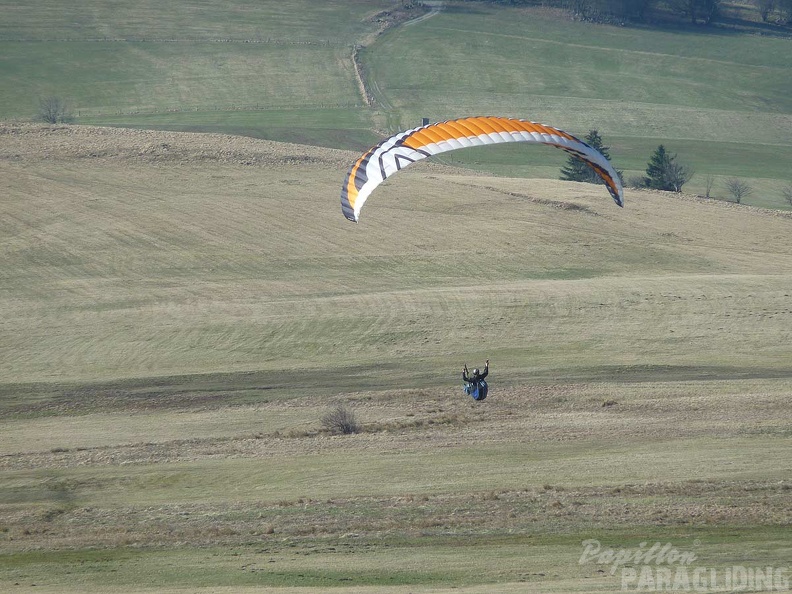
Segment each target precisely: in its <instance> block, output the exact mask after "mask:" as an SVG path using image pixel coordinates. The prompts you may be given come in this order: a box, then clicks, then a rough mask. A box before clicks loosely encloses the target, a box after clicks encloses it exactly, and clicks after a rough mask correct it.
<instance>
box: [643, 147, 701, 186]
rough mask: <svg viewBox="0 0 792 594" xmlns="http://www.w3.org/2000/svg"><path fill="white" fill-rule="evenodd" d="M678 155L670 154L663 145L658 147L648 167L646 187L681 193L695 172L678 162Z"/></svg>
mask: <svg viewBox="0 0 792 594" xmlns="http://www.w3.org/2000/svg"><path fill="white" fill-rule="evenodd" d="M676 158H677V156H676V153H669V152H668V151H666V149H665V147H664V146H663V145H662V144H661V145H660V146H658V147H657V149H656V150H655V152H654V153H652V156H651V157H650V158H649V163H648V165H647V167H646V177H645V178H644V186H645V187H647V188H652V189H653V190H664V191H666V192H681V191H682V186H683V185H685V184H686V183H687V182H688V181H690V178H691V177H692V176H693V171H692V170H691V169H690V168H689V167H686V166H685V165H681V164H680V163H678V162H677V160H676Z"/></svg>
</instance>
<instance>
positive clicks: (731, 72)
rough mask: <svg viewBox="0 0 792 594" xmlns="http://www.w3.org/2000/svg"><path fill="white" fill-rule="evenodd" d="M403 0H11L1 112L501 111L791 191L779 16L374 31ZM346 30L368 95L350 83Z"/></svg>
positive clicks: (503, 17) (252, 123) (542, 161)
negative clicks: (746, 24) (46, 103)
mask: <svg viewBox="0 0 792 594" xmlns="http://www.w3.org/2000/svg"><path fill="white" fill-rule="evenodd" d="M403 5H404V3H401V2H395V1H387V0H379V1H377V2H370V1H363V0H334V1H332V2H322V3H316V2H307V1H305V0H287V1H283V2H264V3H261V2H247V1H244V0H238V1H235V2H233V3H231V4H229V3H225V4H223V5H215V4H211V3H197V4H196V3H195V2H184V1H181V0H179V1H174V2H168V3H165V4H163V3H154V2H144V3H142V4H141V3H135V4H131V5H128V6H123V7H118V6H117V3H110V2H107V1H106V0H91V1H90V2H85V3H83V5H82V6H81V10H80V13H79V15H75V14H74V11H73V10H71V8H70V7H68V6H66V5H64V4H63V3H62V2H56V1H55V0H35V1H33V2H26V3H24V5H22V4H21V3H18V2H6V3H5V4H4V5H2V8H3V9H4V12H3V14H4V19H3V22H2V23H0V56H2V57H1V58H0V75H2V77H3V80H4V81H5V82H6V84H4V85H3V87H2V89H0V118H22V119H24V118H30V117H32V116H33V115H34V114H35V112H36V109H37V100H38V98H39V97H42V96H47V95H52V94H54V95H59V96H62V97H64V98H66V99H67V100H68V101H69V102H70V104H71V106H72V108H73V110H74V112H75V114H76V115H77V116H78V119H79V121H81V122H82V123H85V124H102V125H116V126H132V127H138V128H156V129H170V130H184V131H204V132H211V131H216V132H224V133H232V134H243V135H247V136H253V137H259V138H269V139H275V140H281V141H289V142H299V143H306V144H313V145H319V146H326V147H339V148H346V149H354V150H362V149H365V148H366V147H368V146H370V145H372V144H374V143H375V142H376V141H377V140H378V139H379V138H381V137H382V135H383V134H385V133H386V132H388V131H391V132H392V131H396V130H398V129H403V128H407V127H412V126H415V125H418V124H419V123H420V122H421V118H423V117H427V118H430V119H432V120H444V119H451V118H456V117H462V116H467V115H473V114H493V115H508V116H513V117H525V118H529V119H533V120H536V121H542V122H546V123H549V124H552V125H556V126H559V127H561V128H563V129H566V130H568V131H569V132H572V133H575V134H581V135H582V134H585V133H586V132H587V131H588V130H590V129H592V128H596V129H598V130H599V131H600V133H601V134H602V135H603V137H604V139H605V142H606V144H608V145H609V146H610V147H611V155H612V157H613V160H614V163H615V164H616V166H617V167H618V168H619V169H621V170H624V171H625V174H626V175H627V177H629V176H631V175H635V174H637V173H640V172H641V171H643V170H644V169H645V167H646V163H647V161H648V159H649V155H650V154H651V153H652V151H653V150H654V149H655V148H656V147H657V145H658V144H661V143H662V144H664V145H665V146H666V147H667V148H668V149H669V150H671V151H672V152H676V153H678V155H679V158H680V160H681V161H682V162H684V163H685V164H687V165H688V166H690V167H691V168H692V169H693V170H694V171H695V172H696V175H695V176H694V178H693V179H692V180H691V182H690V183H689V185H688V188H687V190H688V191H689V192H691V193H699V194H703V193H705V187H706V178H707V176H708V175H712V176H714V186H713V187H712V194H713V195H714V196H717V197H718V198H722V199H727V198H729V197H730V196H729V194H728V191H727V189H726V186H725V182H726V180H728V179H729V178H732V177H739V178H742V179H744V180H746V181H748V182H749V183H750V184H751V185H752V186H753V188H754V192H753V194H752V195H751V196H749V197H747V198H746V202H747V203H749V204H754V205H757V206H762V207H770V208H783V209H789V208H790V206H789V204H788V203H787V202H785V201H784V200H783V199H782V189H783V188H784V187H786V186H789V185H790V183H792V178H790V174H789V170H788V168H787V166H786V164H787V163H789V162H790V160H792V142H790V140H789V139H790V138H791V137H792V115H791V114H792V100H791V99H790V97H792V83H791V82H790V81H792V73H791V72H790V66H789V63H788V60H787V59H786V56H788V55H789V47H790V44H792V40H791V39H790V38H789V37H788V36H787V37H785V36H783V32H784V31H785V30H784V29H779V30H778V31H777V32H776V33H779V34H777V35H758V34H753V33H754V32H757V31H758V30H757V31H751V30H749V31H748V32H746V31H745V30H744V29H740V30H737V29H729V28H725V27H716V28H710V29H707V28H686V27H684V26H678V27H673V28H667V29H662V28H661V29H650V28H645V27H633V26H626V27H617V26H606V25H592V24H590V23H581V22H575V21H572V20H571V19H569V18H568V17H566V16H565V15H563V14H559V13H554V12H549V11H548V10H544V9H541V8H535V7H529V8H525V7H523V8H514V7H505V6H497V7H495V6H492V5H490V4H488V3H473V2H444V3H443V4H442V10H440V11H439V12H438V13H437V14H434V15H433V16H431V18H427V19H424V20H420V21H419V22H415V23H412V24H409V25H407V26H396V27H391V28H389V29H388V30H387V32H386V33H385V34H383V35H377V33H378V31H381V30H383V29H386V28H387V27H388V25H389V24H392V23H398V22H400V21H404V20H406V19H409V18H410V16H413V13H403V14H402V15H401V16H400V17H398V18H394V17H393V16H392V15H393V13H394V11H395V10H396V9H401V8H403ZM385 12H390V13H391V16H387V17H386V16H383V14H384V13H385ZM414 14H415V15H418V14H421V11H420V10H417V11H414ZM356 47H359V48H362V49H361V51H360V63H361V65H362V73H363V77H364V79H365V80H366V83H367V86H368V89H369V91H370V93H371V94H372V95H373V97H374V99H375V102H374V104H373V105H368V104H367V102H366V99H365V97H364V95H363V94H362V93H361V90H360V88H359V85H358V82H357V78H356V74H355V64H354V61H353V52H354V50H355V48H356ZM521 148H524V147H521ZM446 162H448V163H453V164H456V165H463V166H465V167H470V168H474V169H480V170H483V171H487V172H491V173H497V174H499V175H504V176H512V177H513V176H523V177H547V178H551V179H552V178H556V177H557V176H558V171H559V168H560V167H561V165H562V164H563V158H562V157H561V155H560V154H558V153H555V152H552V151H550V152H548V151H542V150H535V151H530V150H528V151H526V150H522V151H517V152H515V151H514V150H513V149H512V150H509V149H506V150H503V151H499V150H490V151H486V152H484V151H480V152H478V153H476V152H475V151H474V152H472V153H470V152H468V153H457V154H454V155H452V156H449V157H447V158H446Z"/></svg>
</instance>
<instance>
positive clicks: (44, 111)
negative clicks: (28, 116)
mask: <svg viewBox="0 0 792 594" xmlns="http://www.w3.org/2000/svg"><path fill="white" fill-rule="evenodd" d="M38 117H39V119H40V120H43V121H45V122H47V123H50V124H62V123H66V122H71V121H73V120H74V117H73V116H72V114H71V112H70V111H69V107H68V105H66V102H65V101H64V100H63V99H61V98H60V97H55V96H51V97H44V98H43V99H39V111H38Z"/></svg>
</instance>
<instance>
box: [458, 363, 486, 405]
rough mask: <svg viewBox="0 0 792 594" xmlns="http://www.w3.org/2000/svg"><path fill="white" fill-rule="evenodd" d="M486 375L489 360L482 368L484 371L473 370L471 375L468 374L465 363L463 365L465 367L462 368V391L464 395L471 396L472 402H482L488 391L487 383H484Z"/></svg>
mask: <svg viewBox="0 0 792 594" xmlns="http://www.w3.org/2000/svg"><path fill="white" fill-rule="evenodd" d="M488 373H489V359H487V363H486V365H485V366H484V371H482V372H479V370H478V369H474V370H473V373H472V374H471V373H469V372H468V368H467V363H465V366H464V367H463V368H462V381H463V382H465V385H464V386H463V388H462V389H463V390H464V391H465V394H467V395H468V396H471V397H472V398H473V400H484V399H485V398H486V397H487V391H488V390H489V386H487V382H485V381H484V378H485V377H487V374H488Z"/></svg>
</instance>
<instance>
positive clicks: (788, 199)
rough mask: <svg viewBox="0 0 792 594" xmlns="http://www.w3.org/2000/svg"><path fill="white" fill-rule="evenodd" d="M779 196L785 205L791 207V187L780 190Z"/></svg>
mask: <svg viewBox="0 0 792 594" xmlns="http://www.w3.org/2000/svg"><path fill="white" fill-rule="evenodd" d="M781 195H782V196H783V197H784V200H786V202H787V204H789V206H792V186H786V187H783V188H781Z"/></svg>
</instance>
